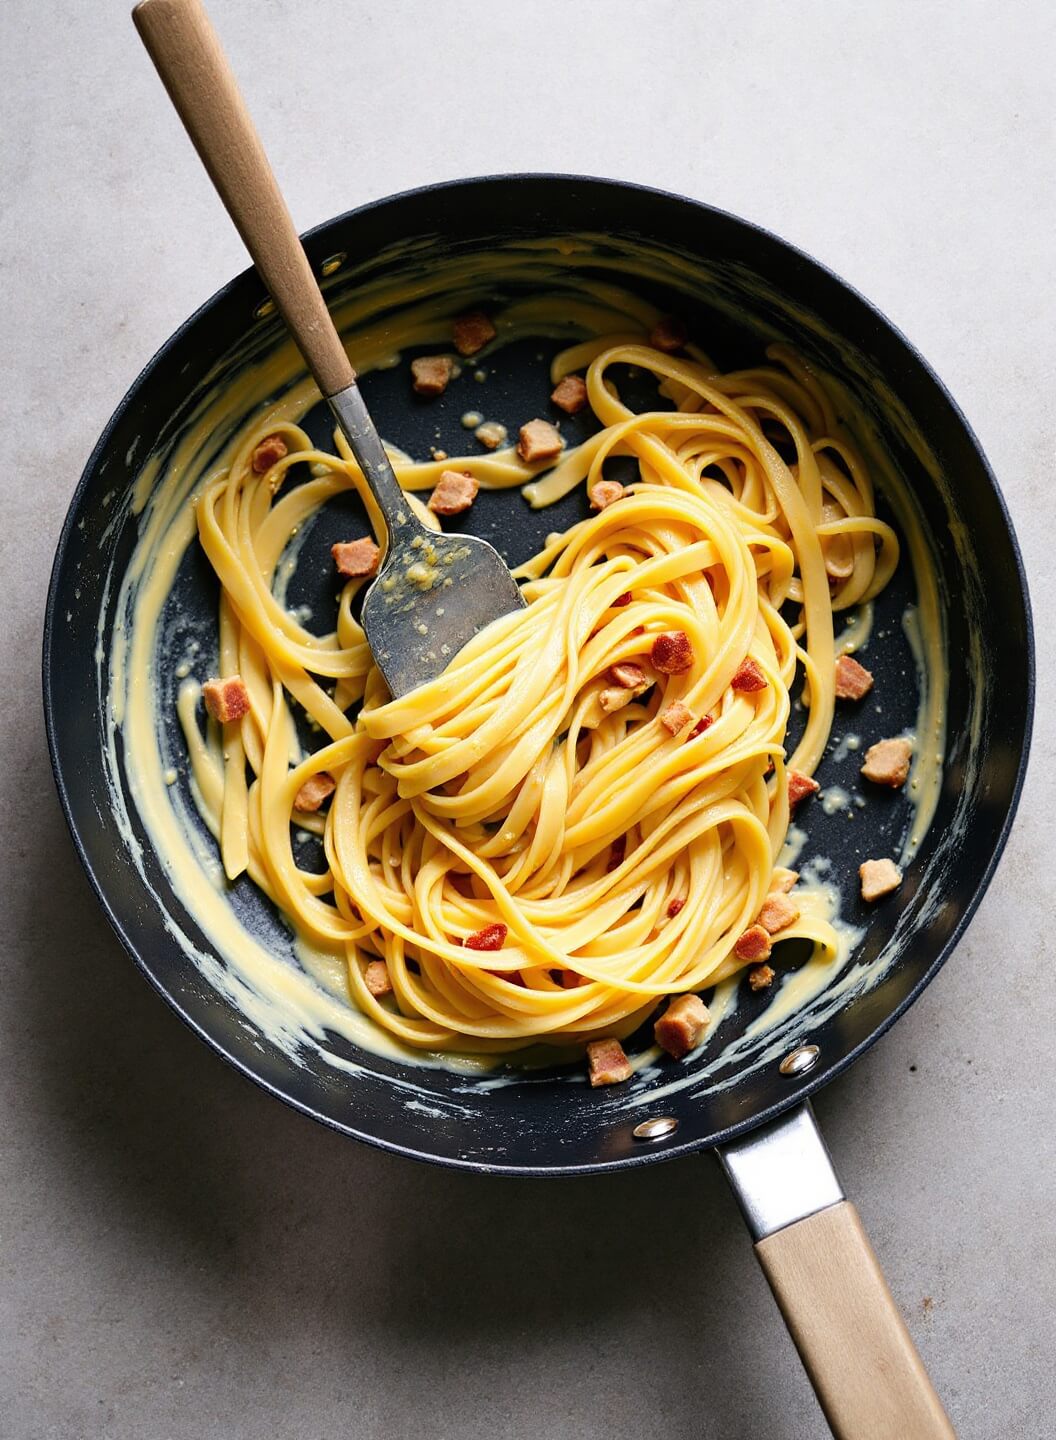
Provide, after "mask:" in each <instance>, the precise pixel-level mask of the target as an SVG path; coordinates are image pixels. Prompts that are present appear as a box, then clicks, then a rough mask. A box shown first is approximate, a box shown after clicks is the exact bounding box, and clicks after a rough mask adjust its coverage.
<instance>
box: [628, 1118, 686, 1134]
mask: <svg viewBox="0 0 1056 1440" xmlns="http://www.w3.org/2000/svg"><path fill="white" fill-rule="evenodd" d="M677 1129H678V1121H677V1120H676V1119H675V1117H674V1116H673V1115H654V1116H653V1118H652V1119H651V1120H643V1121H642V1123H641V1124H640V1125H636V1126H635V1127H634V1129H633V1130H632V1131H631V1134H632V1135H633V1136H634V1138H635V1139H636V1140H662V1139H663V1138H664V1136H665V1135H673V1134H674V1133H675V1131H676V1130H677Z"/></svg>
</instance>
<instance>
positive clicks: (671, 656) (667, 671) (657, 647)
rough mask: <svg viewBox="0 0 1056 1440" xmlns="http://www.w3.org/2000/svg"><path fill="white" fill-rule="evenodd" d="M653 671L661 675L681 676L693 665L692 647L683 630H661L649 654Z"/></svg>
mask: <svg viewBox="0 0 1056 1440" xmlns="http://www.w3.org/2000/svg"><path fill="white" fill-rule="evenodd" d="M649 658H650V659H651V660H652V662H653V667H654V669H657V670H659V671H660V673H661V675H681V673H682V671H683V670H688V669H689V668H690V666H691V665H692V664H693V646H692V645H691V644H690V643H689V636H688V635H687V634H686V632H685V631H684V630H662V631H661V632H660V634H659V635H658V636H657V637H656V639H655V640H654V641H653V648H652V649H651V650H650V652H649Z"/></svg>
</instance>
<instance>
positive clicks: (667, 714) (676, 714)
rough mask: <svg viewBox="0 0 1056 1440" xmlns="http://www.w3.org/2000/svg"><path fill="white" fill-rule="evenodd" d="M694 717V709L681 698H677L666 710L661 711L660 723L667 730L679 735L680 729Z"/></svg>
mask: <svg viewBox="0 0 1056 1440" xmlns="http://www.w3.org/2000/svg"><path fill="white" fill-rule="evenodd" d="M692 719H693V712H692V710H689V709H687V707H686V706H685V705H683V704H682V701H681V700H676V701H675V703H674V704H673V705H669V706H668V707H667V709H666V710H661V711H660V724H661V725H662V726H663V727H664V729H665V730H670V731H671V734H672V735H677V734H678V732H679V731H680V730H684V729H685V728H686V726H687V725H688V724H689V722H690V721H691V720H692Z"/></svg>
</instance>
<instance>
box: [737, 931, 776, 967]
mask: <svg viewBox="0 0 1056 1440" xmlns="http://www.w3.org/2000/svg"><path fill="white" fill-rule="evenodd" d="M733 953H734V954H735V955H736V956H737V959H738V960H766V959H768V958H769V956H770V936H769V933H768V932H767V931H766V930H764V929H763V927H762V926H761V925H749V926H748V929H747V930H746V931H745V932H744V934H743V935H738V937H737V940H736V943H735V944H734V947H733Z"/></svg>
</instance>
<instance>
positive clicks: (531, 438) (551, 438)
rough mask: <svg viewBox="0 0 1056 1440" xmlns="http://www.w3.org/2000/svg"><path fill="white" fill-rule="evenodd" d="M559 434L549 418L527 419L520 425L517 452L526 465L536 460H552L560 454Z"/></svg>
mask: <svg viewBox="0 0 1056 1440" xmlns="http://www.w3.org/2000/svg"><path fill="white" fill-rule="evenodd" d="M561 444H562V441H561V436H560V433H559V432H558V429H557V427H556V426H555V425H551V424H550V421H549V420H529V421H528V424H527V425H522V426H521V430H520V439H519V440H518V441H517V454H518V455H519V456H520V457H521V459H522V460H523V461H524V462H525V463H526V464H527V465H534V464H535V462H536V461H537V460H553V459H554V457H555V456H557V455H560V454H561Z"/></svg>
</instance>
